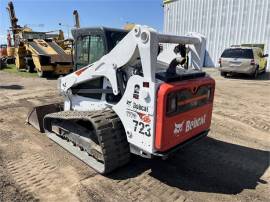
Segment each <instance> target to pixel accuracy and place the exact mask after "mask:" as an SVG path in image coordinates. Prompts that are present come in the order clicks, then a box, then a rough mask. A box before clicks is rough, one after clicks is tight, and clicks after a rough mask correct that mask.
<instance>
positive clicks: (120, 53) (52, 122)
mask: <svg viewBox="0 0 270 202" xmlns="http://www.w3.org/2000/svg"><path fill="white" fill-rule="evenodd" d="M74 38H75V43H76V37H74ZM90 43H91V41H90ZM160 43H164V44H171V46H170V47H168V48H165V49H164V50H163V51H162V52H160V53H159V44H160ZM204 43H205V39H204V37H203V36H201V35H200V34H197V33H191V34H189V35H188V36H172V35H163V34H159V33H157V32H156V31H155V30H154V29H152V28H149V27H146V26H140V25H136V26H135V27H134V28H133V29H132V30H131V31H130V32H129V33H127V34H126V35H125V37H124V38H123V39H122V40H120V41H119V42H118V43H117V45H116V46H115V47H114V48H113V49H112V50H111V51H110V52H109V53H108V54H106V55H104V56H102V57H101V58H100V59H99V60H97V61H96V62H93V63H91V64H89V65H86V66H84V67H81V68H78V70H77V71H75V72H73V73H71V74H69V75H67V76H65V77H62V78H59V80H58V88H59V92H60V93H61V94H62V95H63V96H64V103H63V106H61V104H60V105H54V109H52V110H51V111H55V112H54V113H51V112H50V113H47V114H46V113H44V111H43V112H42V106H41V107H38V108H37V109H34V110H33V111H32V112H31V113H30V115H29V118H28V121H29V122H30V123H31V120H32V119H33V118H36V117H39V118H40V116H39V115H37V114H38V113H39V112H41V114H42V116H44V118H43V117H42V120H43V124H44V126H42V127H41V129H44V130H45V132H46V134H47V136H48V137H49V138H50V139H51V140H53V141H54V142H56V143H57V144H59V145H60V146H62V147H63V148H65V149H66V150H68V151H69V152H70V153H72V154H73V155H75V156H76V157H77V158H79V159H81V160H82V161H83V162H85V163H86V164H88V165H89V166H91V167H92V168H94V169H95V170H96V171H97V172H99V173H102V174H106V173H109V172H111V171H112V170H114V169H116V168H118V167H120V166H122V165H124V164H126V163H127V162H128V161H129V159H130V153H134V154H137V155H140V156H142V157H145V158H151V157H154V156H159V157H166V156H168V155H169V154H170V153H172V152H174V151H176V150H178V149H179V148H182V147H183V146H185V145H188V144H190V143H192V142H194V141H196V140H199V139H201V138H203V137H205V136H206V135H207V134H208V131H209V128H210V123H211V116H212V108H213V98H214V89H215V82H214V80H213V79H212V78H210V77H209V76H208V75H206V74H205V73H204V72H202V71H200V68H201V66H202V63H203V57H202V55H203V54H202V52H203V44H204ZM180 45H181V46H183V45H184V46H185V47H187V49H189V54H190V67H191V68H189V69H188V70H186V69H183V68H181V67H179V66H180V65H181V60H182V58H181V56H180V54H179V46H180ZM76 47H77V48H78V45H77V46H76ZM76 51H78V50H76ZM81 51H82V50H81ZM90 54H91V51H90ZM90 57H91V56H90ZM88 58H89V56H88ZM46 107H48V106H45V108H46ZM45 114H46V115H45Z"/></svg>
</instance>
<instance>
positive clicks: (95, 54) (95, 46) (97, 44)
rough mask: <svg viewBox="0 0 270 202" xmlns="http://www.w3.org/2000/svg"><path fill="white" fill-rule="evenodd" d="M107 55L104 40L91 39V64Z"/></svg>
mask: <svg viewBox="0 0 270 202" xmlns="http://www.w3.org/2000/svg"><path fill="white" fill-rule="evenodd" d="M103 55H105V50H104V43H103V39H102V37H100V36H91V37H90V48H89V63H93V62H96V61H97V60H99V59H100V58H101V57H102V56H103Z"/></svg>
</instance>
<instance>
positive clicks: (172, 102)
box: [167, 93, 177, 113]
mask: <svg viewBox="0 0 270 202" xmlns="http://www.w3.org/2000/svg"><path fill="white" fill-rule="evenodd" d="M176 110H177V96H176V94H175V93H170V94H169V95H168V97H167V113H174V112H176Z"/></svg>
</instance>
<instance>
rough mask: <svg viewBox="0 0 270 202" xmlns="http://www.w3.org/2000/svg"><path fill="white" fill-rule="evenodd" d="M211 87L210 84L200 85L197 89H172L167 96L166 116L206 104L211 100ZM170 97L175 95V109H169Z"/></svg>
mask: <svg viewBox="0 0 270 202" xmlns="http://www.w3.org/2000/svg"><path fill="white" fill-rule="evenodd" d="M212 94H213V88H212V87H211V85H204V86H200V87H199V88H198V89H193V90H191V89H183V90H180V91H174V92H171V93H169V94H168V96H167V102H166V103H167V112H166V114H167V116H173V115H176V114H179V113H183V112H186V111H189V110H192V109H195V108H198V107H201V106H203V105H206V104H207V103H209V102H212V100H213V95H212ZM172 97H176V107H175V110H174V111H172V110H170V104H171V99H172Z"/></svg>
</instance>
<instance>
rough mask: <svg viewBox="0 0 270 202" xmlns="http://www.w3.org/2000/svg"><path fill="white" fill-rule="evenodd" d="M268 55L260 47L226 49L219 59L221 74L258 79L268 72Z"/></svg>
mask: <svg viewBox="0 0 270 202" xmlns="http://www.w3.org/2000/svg"><path fill="white" fill-rule="evenodd" d="M266 57H268V54H263V50H262V49H261V48H258V47H244V46H239V47H231V48H228V49H225V50H224V51H223V53H222V54H221V57H220V59H219V64H220V68H219V70H220V74H221V76H227V74H236V73H240V74H247V75H250V76H253V78H256V77H257V76H258V74H259V73H264V72H265V71H266V66H267V60H266Z"/></svg>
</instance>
